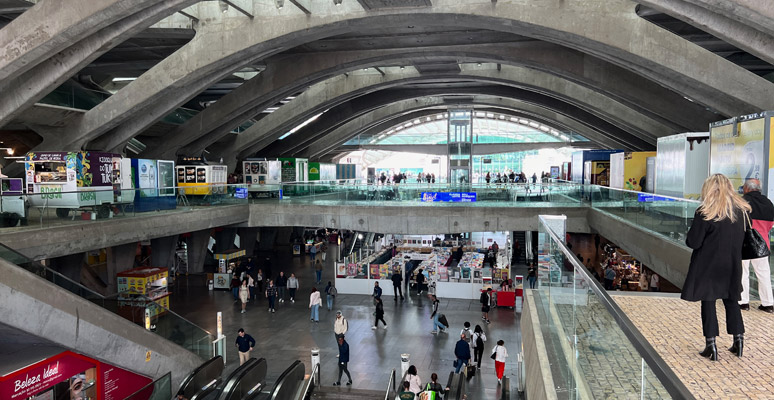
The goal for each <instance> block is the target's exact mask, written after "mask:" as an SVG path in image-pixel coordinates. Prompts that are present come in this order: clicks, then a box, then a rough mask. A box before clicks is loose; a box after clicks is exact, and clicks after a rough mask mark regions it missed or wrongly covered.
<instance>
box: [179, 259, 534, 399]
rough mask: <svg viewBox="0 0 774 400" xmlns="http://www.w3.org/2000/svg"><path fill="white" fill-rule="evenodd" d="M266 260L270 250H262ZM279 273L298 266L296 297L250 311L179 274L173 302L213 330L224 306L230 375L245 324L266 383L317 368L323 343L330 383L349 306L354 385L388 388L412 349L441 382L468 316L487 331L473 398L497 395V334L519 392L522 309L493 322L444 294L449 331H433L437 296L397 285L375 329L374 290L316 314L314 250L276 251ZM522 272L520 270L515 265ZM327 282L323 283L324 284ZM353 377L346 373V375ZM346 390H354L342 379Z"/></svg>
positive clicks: (424, 370)
mask: <svg viewBox="0 0 774 400" xmlns="http://www.w3.org/2000/svg"><path fill="white" fill-rule="evenodd" d="M334 254H335V247H334V246H331V248H330V249H329V256H328V257H327V262H326V266H325V270H324V273H323V285H322V286H323V287H324V286H325V285H324V284H325V283H327V281H328V280H333V278H334V276H333V262H332V258H333V256H334ZM259 259H263V257H259ZM272 263H273V268H272V269H273V273H274V274H278V273H279V271H285V273H286V274H288V275H289V274H290V273H291V272H292V273H295V274H296V276H297V277H298V279H299V282H300V286H301V289H299V292H298V294H297V299H296V302H295V303H292V302H290V301H289V300H286V301H285V302H284V303H280V304H278V306H277V307H276V313H270V312H268V305H267V300H266V299H263V298H260V299H258V300H257V301H256V302H249V303H248V305H247V312H246V313H244V314H242V313H240V306H239V304H238V303H235V302H234V298H233V296H232V294H231V293H230V292H227V291H208V290H207V288H206V286H205V285H204V281H203V280H202V279H201V278H200V277H189V279H180V280H179V281H178V282H177V284H176V285H175V287H174V289H173V290H174V292H175V293H174V294H173V295H172V300H171V308H172V310H174V311H175V312H177V313H179V314H181V315H182V316H183V317H185V318H187V319H189V320H191V321H192V322H194V323H196V324H198V325H199V326H201V327H203V328H205V329H207V330H208V331H210V332H213V333H214V332H215V330H216V315H217V312H218V311H221V312H223V330H224V334H226V335H227V336H228V340H227V342H228V343H229V347H228V352H227V362H226V370H225V373H226V374H228V373H230V372H231V371H233V370H234V368H236V367H237V366H238V364H239V361H238V355H237V352H236V348H235V347H234V345H233V340H234V338H235V337H236V332H237V330H238V329H239V328H244V329H245V331H246V332H247V333H249V334H250V335H252V336H253V337H254V338H255V340H256V341H257V343H258V344H257V347H256V350H255V352H254V354H252V356H253V357H259V358H260V357H263V358H265V359H266V360H267V362H268V365H269V372H268V376H267V382H268V383H269V384H270V385H271V384H273V382H274V381H275V380H276V378H277V377H278V376H279V375H280V374H281V373H282V371H283V370H284V369H285V368H287V367H289V366H290V364H291V363H292V362H293V361H294V360H301V361H302V362H304V364H305V365H306V366H307V373H309V372H310V368H309V365H311V363H310V360H311V353H310V352H311V349H312V348H315V347H316V348H319V349H320V350H321V378H322V381H323V385H325V386H330V385H331V384H332V383H333V382H335V381H336V378H337V375H338V368H337V363H336V360H337V359H336V354H338V347H337V345H336V342H335V339H334V334H333V320H334V318H335V311H336V310H342V312H343V314H344V316H345V318H347V320H348V321H349V332H348V333H347V342H348V343H349V345H350V352H351V361H350V363H349V370H350V373H351V374H352V380H353V385H352V387H351V388H352V389H372V390H386V387H387V384H388V381H389V376H390V372H391V371H392V369H396V370H397V372H398V374H399V373H400V355H401V354H402V353H408V354H410V362H411V364H414V365H415V366H416V367H417V369H418V371H419V376H420V378H421V379H422V382H427V381H428V380H429V378H430V374H431V373H433V372H435V373H437V374H438V376H439V377H440V380H441V382H442V383H444V384H445V383H446V382H445V381H446V379H447V378H448V374H449V372H451V371H452V370H453V367H452V363H453V361H454V345H455V343H456V342H457V340H459V336H458V335H459V332H460V330H461V329H462V326H463V323H464V322H465V321H469V322H470V323H471V324H472V326H473V327H475V325H476V324H480V325H481V326H482V328H483V329H484V331H485V333H486V336H487V339H488V341H487V343H486V350H485V354H484V361H483V362H482V366H481V370H480V372H479V373H478V374H477V375H476V376H475V377H473V378H471V379H470V380H469V382H468V392H469V395H468V399H494V398H496V397H497V395H498V393H499V390H498V384H497V377H496V376H495V372H494V361H492V360H491V359H490V358H489V354H490V352H491V349H492V347H493V345H494V343H495V342H496V341H497V340H500V339H502V340H504V341H505V346H506V348H507V349H508V351H509V353H510V358H509V359H508V363H507V364H506V374H507V375H508V376H509V377H510V379H511V382H512V383H511V393H512V397H511V398H518V395H517V394H516V393H517V391H516V382H517V372H518V371H517V356H516V355H517V353H518V352H519V351H520V348H521V328H520V314H518V313H515V312H514V311H513V310H510V309H507V308H502V309H496V310H493V311H492V312H490V320H491V324H489V325H487V324H486V323H484V322H483V321H482V320H481V312H480V306H479V303H478V300H477V299H476V300H456V299H440V300H441V307H440V310H441V312H443V313H444V314H446V315H447V318H448V320H449V323H450V324H451V328H450V329H449V330H448V332H450V333H440V334H438V335H433V334H431V333H430V331H431V330H432V320H431V319H430V314H431V313H432V309H431V302H430V300H429V299H428V298H427V297H426V295H422V296H418V295H417V294H416V293H412V294H411V295H410V296H408V297H406V299H405V300H403V301H401V300H398V301H397V302H396V301H394V297H393V296H392V288H387V289H386V290H385V291H384V295H383V301H384V306H385V307H384V308H385V317H384V318H385V320H386V322H387V325H388V326H387V329H384V328H383V327H382V325H381V324H380V327H379V329H378V330H375V331H374V330H372V329H371V327H372V326H373V322H374V321H373V316H372V313H373V311H374V306H373V303H372V299H371V297H370V296H362V295H344V294H342V295H339V296H337V297H336V302H335V304H334V307H333V309H332V310H331V311H328V310H327V309H326V307H325V300H323V308H322V309H321V310H320V322H319V323H314V322H312V321H310V318H309V317H310V315H309V308H308V306H309V293H310V290H311V287H312V286H313V285H314V270H313V269H312V267H311V264H310V263H309V259H308V258H307V257H304V258H302V257H292V256H290V255H286V254H279V255H278V254H274V255H272ZM516 273H518V271H517V272H516ZM319 289H320V288H319V287H318V290H319ZM345 379H346V378H343V381H344V380H345ZM339 390H341V391H347V390H350V388H349V387H347V386H343V387H341V388H340V389H339Z"/></svg>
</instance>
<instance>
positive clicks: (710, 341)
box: [699, 337, 736, 361]
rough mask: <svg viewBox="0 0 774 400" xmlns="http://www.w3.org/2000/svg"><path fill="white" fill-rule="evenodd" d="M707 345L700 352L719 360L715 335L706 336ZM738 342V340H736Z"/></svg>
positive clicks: (713, 359)
mask: <svg viewBox="0 0 774 400" xmlns="http://www.w3.org/2000/svg"><path fill="white" fill-rule="evenodd" d="M706 342H707V345H706V347H704V350H703V351H702V352H701V353H699V354H700V355H701V356H702V357H707V358H709V359H710V360H712V361H717V360H718V346H717V345H715V338H714V337H708V338H706ZM734 343H736V342H734Z"/></svg>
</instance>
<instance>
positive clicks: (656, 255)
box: [568, 208, 691, 288]
mask: <svg viewBox="0 0 774 400" xmlns="http://www.w3.org/2000/svg"><path fill="white" fill-rule="evenodd" d="M588 224H589V226H590V227H591V228H592V229H594V230H595V231H597V232H599V234H600V235H602V236H604V237H606V238H608V240H611V241H613V243H615V244H616V245H618V246H620V247H621V248H623V249H624V250H626V251H627V252H628V253H629V254H631V255H632V256H633V257H634V258H636V259H637V260H639V261H641V262H642V263H643V264H645V265H646V266H647V267H648V268H650V269H652V270H653V271H655V272H656V273H657V274H659V275H661V276H662V277H664V278H665V279H666V280H668V281H669V282H672V283H673V284H675V285H676V286H677V287H680V288H682V287H683V283H684V282H685V277H686V275H687V274H688V265H689V264H690V261H691V249H689V248H688V247H687V246H685V245H682V244H678V243H676V242H673V241H670V240H666V238H665V237H664V236H663V235H660V234H658V233H656V232H653V231H650V230H647V229H645V228H641V227H639V226H637V225H634V224H632V223H631V222H628V221H627V220H625V219H623V218H620V217H617V216H615V215H613V214H610V213H606V212H604V211H600V210H598V209H593V208H591V209H589V211H588ZM568 231H570V232H571V231H572V230H571V229H568Z"/></svg>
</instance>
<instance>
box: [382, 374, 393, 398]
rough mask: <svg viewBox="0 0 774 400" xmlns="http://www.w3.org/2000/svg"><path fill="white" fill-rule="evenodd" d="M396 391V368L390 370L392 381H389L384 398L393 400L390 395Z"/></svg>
mask: <svg viewBox="0 0 774 400" xmlns="http://www.w3.org/2000/svg"><path fill="white" fill-rule="evenodd" d="M394 392H395V368H393V369H392V372H390V381H389V382H387V391H386V392H385V393H384V400H391V399H390V395H391V394H392V393H394Z"/></svg>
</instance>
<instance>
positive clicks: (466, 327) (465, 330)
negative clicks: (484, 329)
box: [460, 321, 473, 345]
mask: <svg viewBox="0 0 774 400" xmlns="http://www.w3.org/2000/svg"><path fill="white" fill-rule="evenodd" d="M460 335H462V338H463V339H465V342H466V343H467V344H468V345H470V342H471V341H472V340H473V331H471V330H470V322H468V321H465V323H464V324H463V325H462V330H461V331H460Z"/></svg>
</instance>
